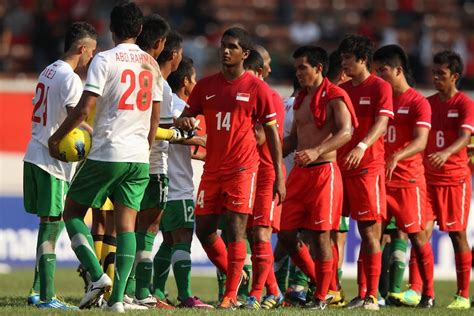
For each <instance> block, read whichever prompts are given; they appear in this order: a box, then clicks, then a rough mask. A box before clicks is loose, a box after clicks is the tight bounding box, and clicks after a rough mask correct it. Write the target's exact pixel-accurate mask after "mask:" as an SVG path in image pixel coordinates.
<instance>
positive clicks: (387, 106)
mask: <svg viewBox="0 0 474 316" xmlns="http://www.w3.org/2000/svg"><path fill="white" fill-rule="evenodd" d="M340 87H341V88H343V89H344V90H346V92H347V94H349V97H350V98H351V101H352V105H353V106H354V109H355V113H356V116H357V120H358V122H359V126H358V127H357V128H355V129H354V133H353V134H352V138H351V140H350V141H349V142H348V143H347V144H345V145H344V146H342V147H341V148H340V149H338V151H337V158H338V162H339V166H340V168H341V172H342V175H343V176H351V175H358V174H360V173H365V172H369V171H376V170H379V169H381V168H384V166H385V160H384V144H383V137H382V136H381V137H380V138H379V139H378V140H376V141H375V143H374V144H373V145H372V146H370V147H369V148H367V149H366V151H365V153H364V156H363V157H362V160H361V161H360V164H359V166H358V167H357V168H356V169H353V170H346V169H345V168H344V165H343V163H342V159H343V158H344V157H345V156H346V155H347V154H348V153H349V152H350V151H351V150H352V149H354V148H355V147H356V146H357V144H358V143H359V142H360V141H362V139H364V137H365V136H366V135H367V134H368V132H369V130H370V129H371V128H372V126H373V125H374V124H375V119H376V118H377V117H378V116H388V117H389V118H393V105H392V87H391V86H390V84H389V83H388V82H386V81H384V80H382V79H381V78H379V77H377V76H374V75H370V76H369V77H368V78H367V79H366V80H364V82H362V83H361V84H359V85H357V86H353V85H352V80H350V81H348V82H345V83H343V84H341V85H340Z"/></svg>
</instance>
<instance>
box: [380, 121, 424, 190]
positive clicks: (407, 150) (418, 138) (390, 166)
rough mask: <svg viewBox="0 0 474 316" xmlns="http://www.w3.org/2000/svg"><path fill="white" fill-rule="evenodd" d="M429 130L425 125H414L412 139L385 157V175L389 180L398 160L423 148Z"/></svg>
mask: <svg viewBox="0 0 474 316" xmlns="http://www.w3.org/2000/svg"><path fill="white" fill-rule="evenodd" d="M429 132H430V131H429V129H428V128H426V127H416V128H415V129H414V130H413V140H412V141H411V142H410V143H409V144H408V145H407V146H406V147H404V148H402V149H400V150H399V151H397V152H395V153H394V154H393V155H391V156H390V157H388V158H387V161H386V163H387V167H386V175H387V179H388V180H389V181H390V180H391V179H392V174H393V171H394V170H395V168H396V167H397V163H398V162H399V161H401V160H404V159H407V158H410V157H411V156H414V155H416V154H418V153H419V152H422V151H423V150H425V147H426V144H427V142H428V135H429Z"/></svg>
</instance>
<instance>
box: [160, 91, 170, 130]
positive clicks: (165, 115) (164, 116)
mask: <svg viewBox="0 0 474 316" xmlns="http://www.w3.org/2000/svg"><path fill="white" fill-rule="evenodd" d="M160 124H173V92H172V91H171V87H170V86H169V85H168V83H165V84H164V87H163V102H161V106H160Z"/></svg>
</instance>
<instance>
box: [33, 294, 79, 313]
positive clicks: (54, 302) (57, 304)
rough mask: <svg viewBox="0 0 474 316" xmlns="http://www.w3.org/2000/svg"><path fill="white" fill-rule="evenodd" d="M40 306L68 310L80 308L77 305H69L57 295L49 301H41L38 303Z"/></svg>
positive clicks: (37, 305)
mask: <svg viewBox="0 0 474 316" xmlns="http://www.w3.org/2000/svg"><path fill="white" fill-rule="evenodd" d="M36 307H38V308H51V309H61V310H67V311H77V310H79V308H78V307H77V306H73V305H69V304H67V303H65V302H63V301H61V300H59V299H57V298H55V297H53V298H52V299H51V300H49V301H47V302H40V303H38V304H36Z"/></svg>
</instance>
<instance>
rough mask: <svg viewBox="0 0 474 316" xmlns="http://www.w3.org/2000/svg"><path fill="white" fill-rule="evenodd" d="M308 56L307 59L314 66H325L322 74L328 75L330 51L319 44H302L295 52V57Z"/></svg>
mask: <svg viewBox="0 0 474 316" xmlns="http://www.w3.org/2000/svg"><path fill="white" fill-rule="evenodd" d="M300 57H306V61H307V62H308V63H309V64H310V65H311V66H313V67H316V66H317V65H318V64H321V65H322V66H323V70H322V74H323V77H324V76H326V72H327V70H328V63H329V58H328V53H327V52H326V50H325V49H324V48H322V47H318V46H311V45H308V46H301V47H299V48H297V49H296V51H295V52H294V53H293V58H294V59H296V58H300Z"/></svg>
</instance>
